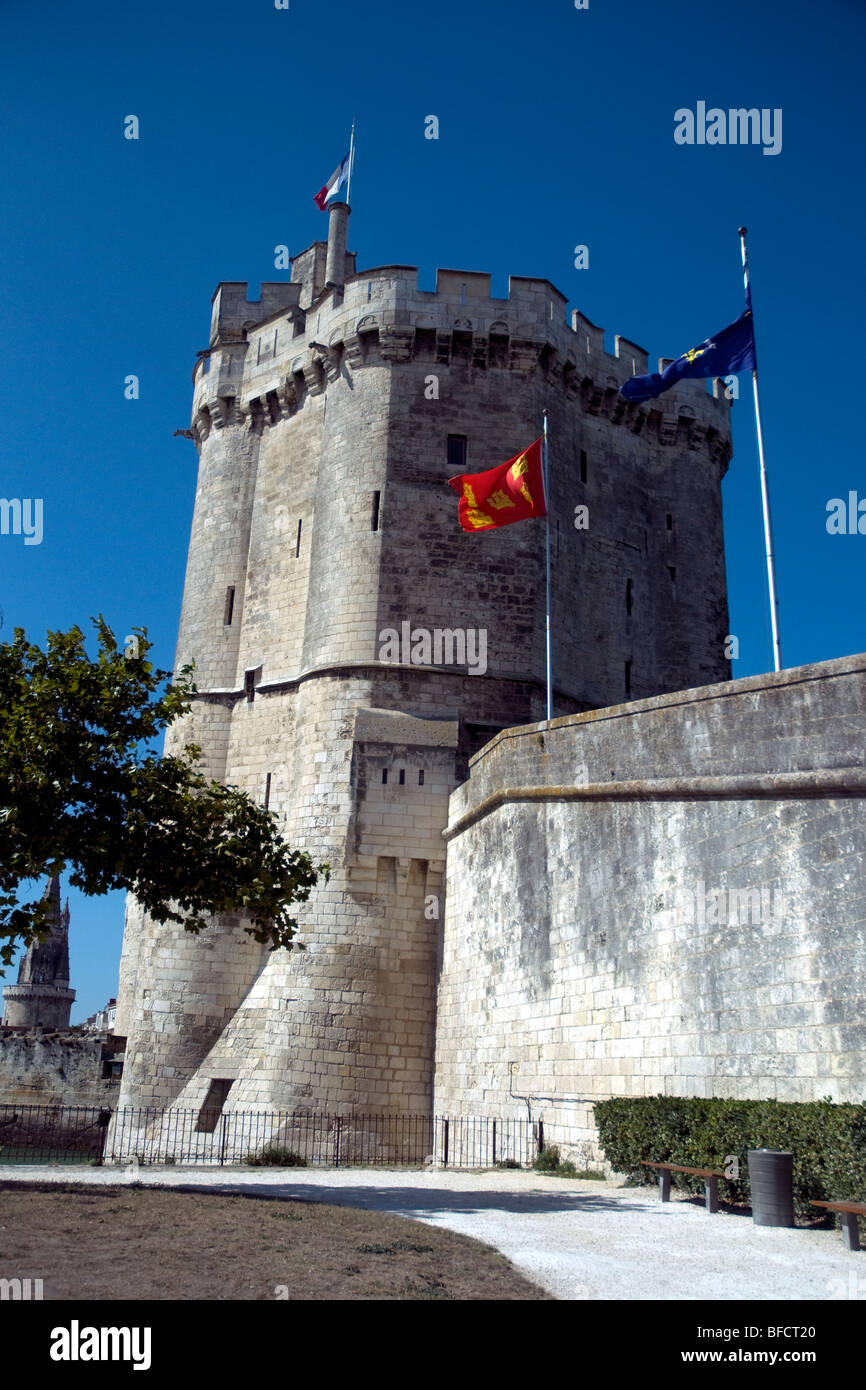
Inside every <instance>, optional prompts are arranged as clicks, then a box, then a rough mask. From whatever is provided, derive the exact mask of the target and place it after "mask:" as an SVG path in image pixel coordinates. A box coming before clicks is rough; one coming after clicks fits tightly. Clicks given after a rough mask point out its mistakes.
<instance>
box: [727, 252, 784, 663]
mask: <svg viewBox="0 0 866 1390" xmlns="http://www.w3.org/2000/svg"><path fill="white" fill-rule="evenodd" d="M746 230H747V229H746V228H745V227H738V228H737V231H738V233H739V237H740V251H741V253H742V257H743V281H744V283H745V286H746V291H747V292H748V290H749V255H748V252H747V251H746ZM754 332H755V324H754V319H753V320H752V334H753V336H754ZM752 388H753V390H754V394H755V427H756V429H757V433H758V459H759V461H760V465H761V502H762V504H763V508H764V541H765V543H766V549H767V583H768V584H769V588H770V627H771V629H772V633H773V665H774V669H775V670H776V671H781V669H782V644H781V642H780V640H779V606H778V603H777V601H776V566H775V563H774V559H773V525H772V522H771V520H770V493H769V490H768V487H767V466H766V464H765V462H764V435H763V432H762V430H761V402H760V398H759V396H758V355H757V345H756V347H755V365H754V367H753V368H752Z"/></svg>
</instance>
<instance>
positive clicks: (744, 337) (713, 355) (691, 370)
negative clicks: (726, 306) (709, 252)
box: [619, 290, 757, 401]
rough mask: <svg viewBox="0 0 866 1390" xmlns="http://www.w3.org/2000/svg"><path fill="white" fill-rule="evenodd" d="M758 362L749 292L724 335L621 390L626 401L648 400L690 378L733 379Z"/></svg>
mask: <svg viewBox="0 0 866 1390" xmlns="http://www.w3.org/2000/svg"><path fill="white" fill-rule="evenodd" d="M756 360H757V359H756V357H755V330H754V327H753V324H752V296H751V294H750V292H749V291H748V290H746V307H745V310H744V311H743V313H742V314H740V317H739V318H738V319H735V320H734V322H733V323H730V324H728V327H727V328H723V329H722V331H721V333H716V334H715V336H714V337H712V338H707V339H706V340H705V341H704V342H703V343H700V344H699V345H698V346H697V347H695V348H689V350H688V352H684V353H683V355H682V357H678V358H677V360H676V361H675V362H671V363H670V365H669V366H667V367H665V369H664V371H663V372H662V373H661V374H659V373H658V372H651V373H650V375H649V376H633V377H630V378H629V380H628V381H627V382H626V383H625V384H624V385H623V386H621V387H620V388H619V389H620V392H621V394H622V395H623V396H625V398H626V400H627V401H649V400H652V399H653V397H654V396H660V395H661V393H662V391H669V390H670V388H671V387H672V386H676V384H677V382H678V381H683V380H685V379H687V378H689V377H707V376H733V375H734V374H735V373H736V372H744V371H747V370H748V369H749V368H752V367H754V366H755V365H756Z"/></svg>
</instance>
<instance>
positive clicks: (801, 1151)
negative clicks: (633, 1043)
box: [595, 1096, 866, 1219]
mask: <svg viewBox="0 0 866 1390" xmlns="http://www.w3.org/2000/svg"><path fill="white" fill-rule="evenodd" d="M595 1118H596V1123H597V1125H598V1132H599V1137H600V1140H601V1144H602V1147H603V1149H604V1153H605V1157H606V1158H607V1159H608V1161H609V1162H610V1163H611V1165H612V1166H613V1168H614V1169H615V1170H616V1171H617V1172H618V1173H627V1174H628V1175H629V1177H630V1178H633V1179H634V1178H639V1180H640V1181H641V1182H654V1181H655V1178H656V1176H657V1174H656V1175H654V1174H653V1172H652V1170H651V1169H647V1168H642V1167H641V1159H648V1160H651V1161H654V1162H656V1163H682V1164H683V1165H684V1166H685V1167H688V1168H719V1169H724V1167H725V1160H726V1159H727V1158H728V1156H729V1155H730V1154H735V1155H736V1156H737V1158H738V1160H739V1177H738V1178H737V1179H734V1180H728V1181H726V1182H724V1183H720V1184H719V1195H720V1197H722V1198H723V1200H727V1201H730V1202H738V1203H744V1204H746V1205H749V1204H750V1194H749V1166H748V1157H747V1154H748V1150H749V1149H787V1150H790V1152H791V1153H793V1155H794V1207H795V1210H796V1212H797V1214H798V1215H799V1216H808V1217H810V1218H812V1219H815V1218H816V1217H817V1216H818V1215H819V1212H818V1210H817V1209H816V1208H815V1207H811V1206H810V1205H809V1203H810V1202H811V1201H812V1200H813V1199H817V1200H819V1201H826V1202H866V1105H835V1104H834V1103H833V1102H832V1101H831V1100H817V1101H807V1102H803V1103H801V1102H795V1101H776V1100H700V1099H698V1098H696V1097H679V1096H636V1097H628V1098H626V1097H616V1098H614V1099H613V1100H602V1101H596V1103H595ZM672 1176H673V1182H674V1186H675V1187H678V1188H680V1189H681V1190H684V1191H687V1192H702V1191H703V1180H702V1179H701V1178H694V1177H690V1176H689V1175H688V1174H686V1173H674V1174H673V1175H672Z"/></svg>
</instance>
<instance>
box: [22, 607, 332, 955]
mask: <svg viewBox="0 0 866 1390" xmlns="http://www.w3.org/2000/svg"><path fill="white" fill-rule="evenodd" d="M91 621H92V622H93V624H94V626H95V628H96V630H97V633H98V637H99V655H98V657H97V658H96V660H91V659H90V658H89V657H88V655H87V652H86V650H85V646H84V634H83V633H82V631H81V629H80V628H78V627H73V628H71V629H70V631H69V632H49V633H48V641H47V646H46V649H45V650H44V651H43V650H42V649H41V648H40V647H38V646H34V645H33V644H32V643H30V642H28V641H27V640H26V636H25V633H24V631H23V629H21V628H16V629H15V635H14V640H13V641H12V642H9V643H3V644H0V942H2V943H3V944H2V945H0V961H2V963H3V964H4V965H9V964H10V963H11V961H12V959H13V957H14V954H15V950H16V946H17V945H18V943H23V944H24V945H29V944H30V943H31V942H32V941H34V940H37V939H39V937H40V936H41V935H43V934H44V932H45V930H46V927H45V909H46V904H45V902H44V901H43V900H42V899H41V898H40V899H39V900H37V901H35V902H21V901H19V892H20V889H21V885H22V884H25V883H27V882H29V881H31V880H34V879H39V878H41V877H43V876H44V875H47V874H55V873H62V872H63V871H64V870H66V869H67V868H70V869H71V873H70V877H69V882H70V883H72V884H73V885H74V886H75V887H76V888H81V889H82V890H83V892H85V893H87V894H91V895H98V894H102V893H107V892H109V891H110V890H111V889H116V888H125V889H128V890H130V891H131V892H133V893H134V894H135V896H136V897H137V898H138V900H139V901H140V902H141V903H142V905H143V906H144V907H145V908H146V910H147V911H148V913H149V914H150V915H151V917H152V918H153V919H154V920H155V921H157V922H179V923H182V924H183V926H184V927H185V928H186V930H187V931H190V932H200V931H201V930H202V929H203V928H204V927H206V926H207V925H208V920H209V918H210V917H211V915H212V914H213V913H236V914H240V915H242V916H243V917H244V918H245V919H246V923H247V924H246V925H245V927H244V930H245V931H247V932H249V933H250V934H251V935H252V936H253V937H254V938H255V940H256V941H260V942H262V943H264V944H267V945H269V946H270V948H271V950H276V949H277V948H279V947H285V948H288V949H291V947H292V945H293V944H297V945H298V946H300V943H293V938H294V936H295V933H296V930H297V925H298V924H297V921H296V919H295V918H294V917H293V916H292V915H291V912H290V908H291V906H292V904H293V903H298V902H305V901H306V900H307V898H308V897H309V895H310V892H311V890H312V888H313V887H314V886H315V884H316V883H317V881H318V879H319V877H320V876H321V877H322V878H324V879H327V877H328V874H329V867H328V865H327V864H319V865H314V864H313V862H312V860H311V858H310V856H309V855H308V854H306V853H305V852H303V851H302V850H292V849H290V848H289V846H288V845H287V844H286V843H285V842H284V841H283V840H282V839H281V837H280V835H279V834H278V831H277V823H276V816H275V815H274V813H273V812H272V811H267V810H265V809H264V807H262V806H259V805H257V804H256V803H255V802H254V801H252V800H251V799H250V797H249V796H248V795H247V794H246V793H245V792H243V791H241V790H240V789H239V788H237V787H231V786H223V785H222V784H221V783H219V782H214V781H210V780H208V779H207V778H205V777H204V776H203V775H202V774H201V772H199V771H198V769H197V767H196V763H197V762H198V761H199V760H200V758H201V750H200V749H199V748H198V747H196V746H195V745H193V744H189V745H187V747H186V748H185V749H184V750H183V753H182V755H181V756H166V757H160V756H159V755H157V754H155V753H154V752H153V751H152V750H151V749H150V748H149V747H148V746H147V745H148V744H149V742H150V740H152V739H153V738H154V736H155V735H157V734H159V733H160V732H161V731H162V730H164V729H165V728H166V727H167V726H168V725H169V724H171V723H173V721H174V720H176V719H178V718H180V717H181V715H183V714H186V713H187V711H188V710H189V709H190V702H191V698H192V696H194V695H195V693H196V686H195V684H194V683H193V680H192V675H193V668H192V667H191V666H186V667H184V668H183V670H182V671H181V672H180V673H179V676H178V679H177V681H176V682H175V683H174V684H172V683H171V682H170V681H169V677H170V676H171V673H170V672H168V671H160V670H155V669H154V667H153V666H152V665H151V663H150V662H149V661H147V659H146V657H147V652H148V651H149V649H150V646H151V643H149V642H148V641H147V630H146V628H137V629H135V631H134V634H133V635H132V637H131V638H129V639H127V643H126V647H125V649H124V650H123V651H121V650H119V648H118V645H117V642H116V640H115V637H114V634H113V633H112V631H111V629H110V628H109V627H108V625H107V623H106V622H105V621H104V619H103V618H102V617H99V618H94V619H91ZM301 949H303V948H302V947H301Z"/></svg>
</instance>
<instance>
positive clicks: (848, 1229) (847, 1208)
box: [811, 1202, 866, 1250]
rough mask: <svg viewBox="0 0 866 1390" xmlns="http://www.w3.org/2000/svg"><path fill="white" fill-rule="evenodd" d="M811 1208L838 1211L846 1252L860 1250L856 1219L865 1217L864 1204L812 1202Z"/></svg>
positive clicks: (865, 1208)
mask: <svg viewBox="0 0 866 1390" xmlns="http://www.w3.org/2000/svg"><path fill="white" fill-rule="evenodd" d="M811 1205H812V1206H813V1207H826V1208H827V1210H828V1211H838V1213H839V1219H840V1220H841V1222H842V1239H843V1241H844V1242H845V1249H846V1250H859V1249H860V1231H859V1229H858V1226H857V1217H858V1216H866V1202H812V1203H811Z"/></svg>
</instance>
